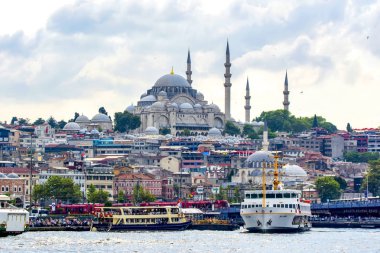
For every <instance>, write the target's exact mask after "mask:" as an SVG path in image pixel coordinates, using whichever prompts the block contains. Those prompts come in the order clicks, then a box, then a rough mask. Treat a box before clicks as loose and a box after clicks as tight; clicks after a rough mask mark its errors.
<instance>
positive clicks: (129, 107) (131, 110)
mask: <svg viewBox="0 0 380 253" xmlns="http://www.w3.org/2000/svg"><path fill="white" fill-rule="evenodd" d="M125 110H126V111H127V112H129V113H133V111H134V110H135V106H134V105H133V104H132V105H130V106H128V107H127V108H126V109H125Z"/></svg>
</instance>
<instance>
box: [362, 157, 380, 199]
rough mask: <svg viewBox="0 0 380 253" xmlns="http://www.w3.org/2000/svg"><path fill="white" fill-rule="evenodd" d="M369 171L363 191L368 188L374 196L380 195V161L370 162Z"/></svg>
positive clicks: (364, 181)
mask: <svg viewBox="0 0 380 253" xmlns="http://www.w3.org/2000/svg"><path fill="white" fill-rule="evenodd" d="M369 164H370V165H369V171H368V174H367V176H366V177H365V179H364V180H363V184H362V190H364V189H366V188H367V182H368V191H369V192H371V193H372V194H373V196H379V195H380V160H376V161H370V162H369Z"/></svg>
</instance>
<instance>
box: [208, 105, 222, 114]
mask: <svg viewBox="0 0 380 253" xmlns="http://www.w3.org/2000/svg"><path fill="white" fill-rule="evenodd" d="M208 107H209V108H211V109H213V110H214V111H216V112H220V109H219V106H217V105H216V104H210V105H209V106H208Z"/></svg>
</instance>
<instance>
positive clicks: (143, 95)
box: [140, 92, 148, 99]
mask: <svg viewBox="0 0 380 253" xmlns="http://www.w3.org/2000/svg"><path fill="white" fill-rule="evenodd" d="M147 95H148V94H146V92H144V93H143V94H141V96H140V99H142V98H143V97H146V96H147Z"/></svg>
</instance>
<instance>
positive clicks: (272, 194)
mask: <svg viewBox="0 0 380 253" xmlns="http://www.w3.org/2000/svg"><path fill="white" fill-rule="evenodd" d="M267 198H268V199H274V198H275V194H274V193H268V194H267Z"/></svg>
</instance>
